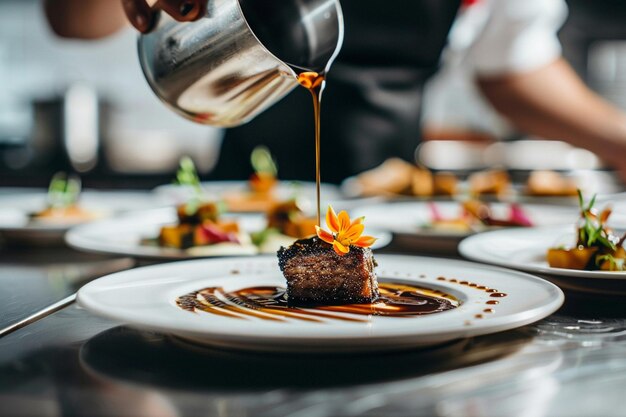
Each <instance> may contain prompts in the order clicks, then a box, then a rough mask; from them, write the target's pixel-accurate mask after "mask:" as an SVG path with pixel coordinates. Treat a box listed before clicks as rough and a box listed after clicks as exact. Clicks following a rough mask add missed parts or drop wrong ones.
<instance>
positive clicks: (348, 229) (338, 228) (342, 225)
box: [315, 206, 376, 256]
mask: <svg viewBox="0 0 626 417" xmlns="http://www.w3.org/2000/svg"><path fill="white" fill-rule="evenodd" d="M326 225H327V226H328V228H329V229H330V230H331V232H332V233H329V232H327V231H326V230H324V229H322V228H321V227H319V226H315V231H316V232H317V237H319V238H320V239H322V240H323V241H324V242H326V243H330V244H331V245H333V249H334V250H335V252H336V253H337V254H338V255H341V256H343V255H345V254H346V253H348V252H350V245H354V246H359V247H361V248H367V247H370V246H372V245H373V244H374V242H376V238H375V237H372V236H361V235H362V234H363V229H365V226H364V225H363V217H359V218H356V219H354V220H352V221H350V216H349V215H348V213H346V212H345V211H343V210H342V211H340V212H339V215H337V214H336V213H335V210H333V208H332V207H331V206H328V211H327V212H326Z"/></svg>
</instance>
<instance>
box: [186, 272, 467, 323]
mask: <svg viewBox="0 0 626 417" xmlns="http://www.w3.org/2000/svg"><path fill="white" fill-rule="evenodd" d="M379 292H380V297H379V298H378V299H377V300H376V301H374V302H373V303H370V304H346V305H336V306H314V307H310V308H309V307H307V308H301V307H289V306H288V305H287V299H286V297H285V289H284V288H280V287H273V286H272V287H269V286H268V287H250V288H243V289H240V290H237V291H232V292H225V291H224V290H223V289H222V288H221V287H210V288H204V289H202V290H199V291H194V292H192V293H189V294H186V295H183V296H181V297H179V298H178V299H177V300H176V304H177V305H178V306H179V307H180V308H182V309H184V310H188V311H193V312H196V311H204V312H206V313H211V314H216V315H220V316H226V317H231V318H237V319H246V318H258V319H263V320H270V321H286V320H287V319H295V320H302V321H312V322H322V321H325V320H341V321H351V322H367V321H368V319H367V318H365V317H363V318H361V317H358V316H385V317H397V318H407V317H414V316H421V315H426V314H434V313H439V312H442V311H447V310H452V309H454V308H456V307H458V306H459V301H458V300H457V299H455V298H454V297H453V296H451V295H449V294H445V293H443V292H441V291H438V290H432V289H428V288H422V287H417V286H413V285H407V284H398V283H389V282H381V283H379Z"/></svg>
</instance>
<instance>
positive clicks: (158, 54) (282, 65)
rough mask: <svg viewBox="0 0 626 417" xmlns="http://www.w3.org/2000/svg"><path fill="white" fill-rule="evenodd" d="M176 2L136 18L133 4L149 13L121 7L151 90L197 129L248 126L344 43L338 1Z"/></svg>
mask: <svg viewBox="0 0 626 417" xmlns="http://www.w3.org/2000/svg"><path fill="white" fill-rule="evenodd" d="M161 1H162V2H163V0H161ZM164 3H172V2H171V1H164ZM178 3H179V4H180V8H174V11H173V12H171V10H168V9H167V8H165V7H163V6H161V7H162V8H163V9H164V10H165V11H166V12H167V14H166V13H162V12H158V13H155V14H154V15H151V14H148V15H146V14H145V13H144V14H143V15H142V14H138V13H137V10H138V9H137V6H138V5H140V6H142V8H143V10H144V11H148V12H150V11H154V7H153V8H150V6H148V5H147V3H145V0H124V5H125V6H128V5H131V6H132V7H126V10H127V14H128V15H129V18H131V22H133V24H134V25H135V26H136V27H137V28H138V29H140V30H141V31H142V32H145V33H143V34H142V35H140V37H139V42H138V45H139V60H140V63H141V67H142V69H143V72H144V75H145V77H146V79H147V81H148V83H149V84H150V87H152V90H153V91H154V92H155V93H156V95H157V96H158V97H159V98H160V99H161V100H162V101H163V102H164V103H165V104H167V105H168V106H169V107H171V108H172V109H173V110H175V111H176V112H178V113H179V114H181V115H183V116H184V117H186V118H188V119H190V120H193V121H195V122H198V123H204V124H210V125H213V126H223V127H230V126H236V125H240V124H243V123H245V122H247V121H249V120H251V119H252V118H254V117H255V116H257V115H258V114H259V113H261V112H263V111H264V110H265V109H267V108H268V107H270V106H271V105H272V104H274V103H276V102H277V101H278V100H280V99H281V98H282V97H284V96H285V95H286V94H287V93H289V92H290V91H291V90H292V89H294V88H295V87H296V86H297V85H298V81H297V79H296V77H297V73H298V72H302V71H314V72H318V73H322V72H324V73H325V72H326V71H327V70H328V68H329V67H330V65H331V64H332V62H333V60H334V59H335V57H336V56H337V54H338V53H339V50H340V48H341V44H342V41H343V16H342V13H341V6H340V4H339V0H197V1H189V0H188V1H185V0H182V1H181V0H178ZM156 4H157V7H158V5H159V3H158V2H157V3H156ZM184 12H188V13H184ZM189 12H192V14H195V16H194V17H193V18H190V16H189ZM172 16H173V17H172ZM133 18H134V19H133ZM190 20H193V21H190Z"/></svg>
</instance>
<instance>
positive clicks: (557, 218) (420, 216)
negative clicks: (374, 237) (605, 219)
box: [353, 201, 578, 239]
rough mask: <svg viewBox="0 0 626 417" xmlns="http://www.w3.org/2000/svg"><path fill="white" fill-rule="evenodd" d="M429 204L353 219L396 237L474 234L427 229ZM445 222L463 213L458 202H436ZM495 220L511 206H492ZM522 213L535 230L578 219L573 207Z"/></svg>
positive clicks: (530, 207) (534, 207)
mask: <svg viewBox="0 0 626 417" xmlns="http://www.w3.org/2000/svg"><path fill="white" fill-rule="evenodd" d="M429 204H431V203H430V202H425V201H407V202H397V203H386V204H377V205H371V206H368V207H363V208H361V209H357V210H354V213H353V215H354V216H357V217H358V216H365V218H366V219H367V224H369V225H370V226H372V227H375V228H377V229H382V230H389V231H390V232H393V233H396V234H404V235H413V236H426V237H430V236H439V237H449V238H451V239H459V238H463V237H466V236H469V235H470V234H473V232H470V231H448V230H441V229H431V228H428V227H424V225H427V224H429V223H430V222H431V221H432V217H431V210H430V208H429ZM432 204H434V205H435V206H436V207H437V209H438V210H439V211H440V212H441V214H442V216H443V217H444V218H458V217H459V215H460V213H461V204H460V203H458V202H455V201H436V202H433V203H432ZM489 207H491V209H492V211H493V213H494V216H495V217H497V218H506V216H507V214H508V210H509V207H510V205H509V204H505V203H490V204H489ZM521 207H522V209H523V210H524V212H525V213H526V215H527V216H528V218H529V219H530V220H531V221H532V222H533V224H534V225H536V226H542V225H555V224H567V223H569V224H572V223H573V222H575V221H576V219H577V218H578V210H577V209H576V208H573V207H559V206H549V205H538V204H523V205H521Z"/></svg>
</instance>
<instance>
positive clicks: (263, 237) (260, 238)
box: [250, 227, 280, 246]
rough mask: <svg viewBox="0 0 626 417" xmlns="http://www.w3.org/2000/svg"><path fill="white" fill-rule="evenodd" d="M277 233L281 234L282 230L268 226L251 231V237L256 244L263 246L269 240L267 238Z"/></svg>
mask: <svg viewBox="0 0 626 417" xmlns="http://www.w3.org/2000/svg"><path fill="white" fill-rule="evenodd" d="M277 234H280V230H278V229H276V228H275V227H268V228H267V229H263V230H261V231H258V232H254V233H251V234H250V238H251V239H252V243H253V244H254V245H255V246H261V245H263V244H264V243H265V242H266V241H267V239H269V237H270V236H272V235H277Z"/></svg>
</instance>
